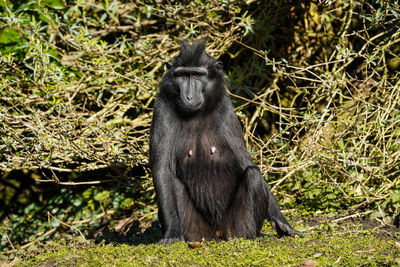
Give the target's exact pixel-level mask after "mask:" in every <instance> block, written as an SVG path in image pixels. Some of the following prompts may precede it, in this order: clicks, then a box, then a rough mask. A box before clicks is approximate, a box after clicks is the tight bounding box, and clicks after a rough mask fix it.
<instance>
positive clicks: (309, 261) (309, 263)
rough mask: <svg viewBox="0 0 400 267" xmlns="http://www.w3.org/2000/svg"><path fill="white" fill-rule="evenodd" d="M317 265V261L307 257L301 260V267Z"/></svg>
mask: <svg viewBox="0 0 400 267" xmlns="http://www.w3.org/2000/svg"><path fill="white" fill-rule="evenodd" d="M315 266H317V263H315V261H313V260H310V259H305V260H303V261H302V262H300V267H315Z"/></svg>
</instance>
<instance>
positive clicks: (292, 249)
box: [14, 223, 400, 266]
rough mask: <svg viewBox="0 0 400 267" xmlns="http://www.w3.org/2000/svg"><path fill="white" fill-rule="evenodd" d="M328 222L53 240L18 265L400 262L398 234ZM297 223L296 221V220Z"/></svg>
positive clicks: (354, 263) (345, 264) (356, 263)
mask: <svg viewBox="0 0 400 267" xmlns="http://www.w3.org/2000/svg"><path fill="white" fill-rule="evenodd" d="M332 225H333V224H332V223H323V224H319V225H315V226H307V227H303V229H302V230H303V231H305V232H306V236H305V237H304V238H301V237H294V238H293V237H284V238H276V236H275V234H274V232H273V231H272V229H271V228H268V229H264V230H263V233H264V235H263V236H262V237H260V238H256V239H251V240H249V239H232V240H229V241H222V242H216V241H212V242H206V243H205V244H204V245H203V246H202V247H198V248H189V247H188V245H187V244H186V243H184V242H179V243H175V244H172V245H170V246H164V245H157V244H149V245H144V244H139V245H130V244H127V243H122V244H104V243H101V244H94V243H93V242H91V241H80V240H78V239H72V240H68V241H65V240H55V241H51V242H48V243H46V244H44V245H42V246H41V248H35V249H33V250H31V252H30V253H24V254H23V255H22V256H19V258H18V260H14V263H16V265H19V266H32V265H41V264H43V266H99V265H100V264H101V265H103V266H149V265H156V266H165V265H168V266H169V265H177V266H182V265H188V266H193V265H194V266H205V265H210V266H226V265H243V266H299V264H300V263H301V262H302V261H303V260H304V259H310V260H312V261H314V262H315V263H316V264H317V266H360V265H366V266H383V265H386V266H399V265H400V244H399V242H398V237H397V238H396V237H395V236H396V235H397V234H398V232H397V233H395V232H392V235H391V236H390V235H389V236H386V237H384V235H383V234H382V233H381V231H380V230H377V229H375V230H374V229H370V230H365V229H363V227H362V226H361V225H360V224H354V223H350V224H346V225H341V226H340V227H339V226H338V227H332ZM296 227H297V228H298V229H299V228H300V229H301V228H302V227H301V226H299V225H297V226H296Z"/></svg>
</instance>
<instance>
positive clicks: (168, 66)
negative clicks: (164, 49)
mask: <svg viewBox="0 0 400 267" xmlns="http://www.w3.org/2000/svg"><path fill="white" fill-rule="evenodd" d="M165 66H167V69H168V70H169V69H170V68H172V63H171V62H167V63H165Z"/></svg>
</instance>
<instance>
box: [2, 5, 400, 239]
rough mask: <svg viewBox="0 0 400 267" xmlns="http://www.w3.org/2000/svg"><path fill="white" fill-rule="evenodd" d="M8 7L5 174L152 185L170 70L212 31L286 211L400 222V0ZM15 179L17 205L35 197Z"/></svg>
mask: <svg viewBox="0 0 400 267" xmlns="http://www.w3.org/2000/svg"><path fill="white" fill-rule="evenodd" d="M0 8H1V9H0V14H1V21H2V28H1V35H0V53H1V58H0V64H1V65H2V66H3V67H2V68H1V69H0V75H1V80H0V103H1V112H0V121H1V123H2V125H1V126H2V127H1V128H0V137H1V140H2V142H1V143H0V169H1V171H2V172H3V173H8V172H10V171H15V170H28V171H30V172H34V173H36V174H41V172H42V170H45V171H49V172H50V175H49V176H48V177H49V178H48V179H50V180H54V181H55V182H57V183H59V184H63V183H66V182H71V181H75V180H76V179H77V178H76V177H79V179H80V181H81V182H82V179H83V181H84V182H85V181H89V182H90V179H86V180H85V177H84V176H82V174H83V173H84V172H85V171H93V170H99V169H107V170H108V169H111V170H112V171H110V172H107V174H106V175H108V176H109V178H110V179H116V180H117V181H118V182H124V180H126V178H130V181H135V180H138V179H142V180H147V181H149V177H150V174H149V172H148V155H147V154H148V132H149V125H150V121H151V106H152V103H153V99H154V96H155V94H156V92H157V82H158V81H159V79H160V77H161V76H162V73H163V72H164V70H165V69H164V63H165V62H166V61H168V60H170V59H171V58H173V57H174V56H176V55H177V53H178V50H179V49H178V47H179V41H180V40H182V39H193V40H196V39H199V38H201V37H204V36H207V37H208V52H209V53H210V54H211V55H213V56H215V57H220V59H221V60H222V61H223V62H224V63H225V66H226V71H227V72H228V75H229V77H230V79H231V87H230V93H231V96H232V100H233V102H234V106H235V107H236V112H237V114H238V116H239V117H240V118H241V120H242V123H243V126H244V130H245V137H246V141H247V142H248V147H249V150H250V151H251V153H252V155H253V157H254V159H255V161H256V162H257V163H259V165H260V166H261V170H262V172H263V173H264V174H265V175H266V178H267V180H268V181H269V182H270V184H271V186H272V188H273V190H274V191H276V189H277V188H278V187H279V192H276V193H278V194H281V195H279V196H278V197H281V198H282V200H281V202H282V203H285V204H286V207H295V208H298V207H299V206H300V207H302V208H303V209H305V210H311V211H315V210H323V211H332V210H338V209H349V210H350V211H352V212H360V213H361V214H370V215H371V216H373V217H380V218H383V219H385V218H386V217H387V216H393V215H396V214H398V213H399V210H400V198H399V194H398V192H399V190H400V180H399V172H400V163H399V162H400V161H399V157H400V153H398V151H399V150H400V131H399V129H400V127H399V124H400V90H399V86H400V79H399V69H400V42H399V40H400V29H399V26H398V23H397V22H398V19H399V16H400V9H399V5H398V1H353V0H346V1H334V2H332V3H330V1H310V2H307V3H306V2H304V1H294V2H293V1H266V2H262V1H225V0H224V1H211V2H210V1H184V2H182V3H178V2H176V3H169V2H168V3H164V2H163V1H161V2H156V3H154V1H143V2H138V3H136V2H118V1H100V2H96V3H95V2H93V1H87V0H82V1H77V2H76V3H70V2H69V1H59V0H45V1H33V0H32V1H29V0H26V1H13V2H12V3H10V2H9V1H5V0H1V1H0ZM137 168H140V169H142V170H143V169H144V173H141V174H139V175H138V174H135V173H134V171H135V170H136V169H137ZM115 172H117V173H118V175H115ZM63 173H66V175H60V174H63ZM69 173H72V174H73V175H68V174H69ZM6 176H7V175H3V179H1V181H0V182H1V186H2V187H3V188H5V191H6V192H7V194H5V195H4V196H3V197H1V198H0V200H1V202H2V203H1V205H4V206H8V205H11V203H10V199H18V197H13V196H11V195H13V194H14V195H15V194H17V195H19V194H23V192H25V189H24V190H14V189H12V190H11V188H13V187H17V188H18V187H19V186H20V184H18V183H14V184H15V185H10V183H8V182H6V181H5V178H4V177H6ZM116 176H118V177H117V178H116ZM35 177H36V176H35ZM63 177H64V178H63ZM35 179H36V180H37V181H38V180H45V179H46V178H44V177H41V178H35ZM17 180H18V179H17ZM94 180H101V179H100V178H97V177H95V178H94ZM142 180H141V181H142ZM91 182H93V181H91ZM31 183H32V187H33V186H34V184H35V183H34V182H33V180H32V179H31ZM128 186H129V184H128ZM148 188H150V189H151V186H150V187H148ZM104 190H106V189H104ZM110 196H111V195H109V196H108V197H106V199H107V198H110ZM125 197H126V198H129V197H130V196H125ZM153 197H154V194H150V195H148V198H149V199H150V200H151V199H152V198H153ZM76 198H77V199H79V197H78V196H76ZM46 201H49V200H46V199H44V200H42V201H38V202H35V203H36V204H35V205H37V206H40V205H46V203H48V202H46ZM71 201H72V202H74V200H73V199H71ZM64 202H65V201H64ZM72 202H71V203H72ZM21 203H22V202H21ZM65 203H67V202H65ZM65 203H64V204H65ZM68 203H70V202H68ZM13 204H15V203H13ZM21 205H22V204H21ZM68 205H69V204H68ZM34 209H35V208H32V210H34ZM28 213H29V214H32V212H28ZM20 216H23V215H22V214H20V215H18V216H17V217H20ZM42 216H43V215H42ZM68 216H74V214H73V213H71V214H69V213H68ZM1 218H2V219H3V222H4V223H5V224H6V225H8V226H9V225H10V224H13V223H14V221H15V220H14V219H12V218H14V217H12V215H11V214H6V213H3V214H2V217H1ZM5 218H8V219H6V220H5ZM386 219H387V218H386ZM46 220H47V217H46V216H44V217H42V221H46ZM63 220H64V218H63ZM6 222H7V223H6ZM47 227H49V226H47ZM48 229H49V228H48ZM13 238H14V237H12V239H13ZM17 239H18V238H17V237H15V238H14V239H13V240H17ZM18 240H21V239H18ZM2 242H3V241H2Z"/></svg>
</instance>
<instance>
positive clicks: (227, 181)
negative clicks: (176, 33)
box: [150, 40, 302, 244]
mask: <svg viewBox="0 0 400 267" xmlns="http://www.w3.org/2000/svg"><path fill="white" fill-rule="evenodd" d="M167 68H168V71H167V73H166V74H165V75H164V77H163V79H162V81H161V84H160V92H159V93H158V95H157V96H156V99H155V103H154V115H153V121H152V125H151V134H150V162H151V168H152V172H153V177H154V185H155V189H156V194H157V199H158V206H159V220H160V224H161V228H162V231H163V235H164V237H163V239H162V240H161V241H160V243H161V244H170V243H173V242H176V241H181V240H182V241H183V240H185V241H199V240H202V239H203V238H205V240H210V239H217V240H219V239H228V238H234V237H247V238H250V237H254V236H257V235H258V234H259V232H260V230H261V227H262V225H263V222H264V219H265V218H268V219H269V221H270V222H271V224H272V225H273V227H274V228H275V229H276V230H277V232H278V235H295V234H298V235H302V234H301V233H300V232H298V231H296V230H294V229H293V228H292V226H291V225H290V224H289V223H288V222H287V221H286V219H285V217H284V216H283V214H282V213H281V211H280V209H279V206H278V204H277V202H276V200H275V198H274V196H273V195H272V193H271V191H270V189H269V188H268V185H267V183H266V181H265V180H264V178H263V176H262V174H261V172H260V170H259V168H258V167H257V166H256V165H255V164H254V163H253V161H252V160H251V157H250V155H249V153H248V152H247V151H246V146H245V143H244V138H243V133H242V129H241V126H240V122H239V120H238V118H237V116H236V114H235V112H234V110H233V107H232V104H231V101H230V99H229V96H228V95H227V92H226V84H227V82H226V78H225V75H224V73H223V71H222V62H220V61H216V60H215V59H214V58H212V57H211V56H209V55H208V54H207V53H206V52H205V41H204V40H203V41H199V42H198V43H195V44H192V45H191V44H189V43H187V42H182V44H181V51H180V54H179V56H177V57H176V58H175V59H174V61H173V63H172V64H170V63H169V64H167Z"/></svg>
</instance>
